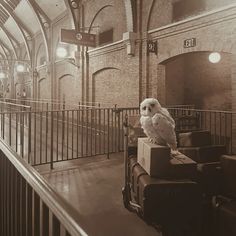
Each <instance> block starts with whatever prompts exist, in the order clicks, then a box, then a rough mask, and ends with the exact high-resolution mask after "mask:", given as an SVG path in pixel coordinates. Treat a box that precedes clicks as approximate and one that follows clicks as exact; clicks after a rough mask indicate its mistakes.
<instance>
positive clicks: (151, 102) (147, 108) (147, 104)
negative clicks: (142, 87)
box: [140, 98, 161, 117]
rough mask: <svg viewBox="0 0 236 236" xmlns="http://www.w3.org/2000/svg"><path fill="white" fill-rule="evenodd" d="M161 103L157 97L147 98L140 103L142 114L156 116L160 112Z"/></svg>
mask: <svg viewBox="0 0 236 236" xmlns="http://www.w3.org/2000/svg"><path fill="white" fill-rule="evenodd" d="M160 110H161V105H160V103H159V102H158V101H157V99H155V98H146V99H145V100H144V101H143V102H142V103H141V104H140V114H141V115H142V116H151V117H152V116H154V114H156V113H158V112H160Z"/></svg>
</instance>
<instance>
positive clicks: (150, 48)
mask: <svg viewBox="0 0 236 236" xmlns="http://www.w3.org/2000/svg"><path fill="white" fill-rule="evenodd" d="M147 52H148V53H149V52H152V53H155V54H156V55H157V41H152V40H148V41H147Z"/></svg>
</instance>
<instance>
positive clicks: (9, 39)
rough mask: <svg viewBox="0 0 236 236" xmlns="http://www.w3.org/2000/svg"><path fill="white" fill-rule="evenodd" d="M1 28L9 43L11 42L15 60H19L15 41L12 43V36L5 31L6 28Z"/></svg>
mask: <svg viewBox="0 0 236 236" xmlns="http://www.w3.org/2000/svg"><path fill="white" fill-rule="evenodd" d="M0 28H1V29H2V31H3V32H4V33H5V35H6V37H7V39H8V41H9V43H10V45H11V47H12V50H13V54H14V56H15V58H16V59H18V56H17V51H16V48H15V45H14V43H13V41H12V38H11V36H10V35H9V32H8V31H7V30H6V29H5V27H2V26H0Z"/></svg>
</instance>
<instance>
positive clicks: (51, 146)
mask: <svg viewBox="0 0 236 236" xmlns="http://www.w3.org/2000/svg"><path fill="white" fill-rule="evenodd" d="M62 145H63V144H62ZM50 148H51V152H50V157H51V159H50V168H51V170H52V169H53V111H51V145H50ZM62 155H63V153H62Z"/></svg>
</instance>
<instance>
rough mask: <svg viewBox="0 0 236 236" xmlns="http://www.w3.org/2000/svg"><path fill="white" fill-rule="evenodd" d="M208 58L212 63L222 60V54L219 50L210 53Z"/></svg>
mask: <svg viewBox="0 0 236 236" xmlns="http://www.w3.org/2000/svg"><path fill="white" fill-rule="evenodd" d="M208 59H209V61H210V62H211V63H218V62H219V61H220V60H221V55H220V53H218V52H212V53H210V54H209V57H208Z"/></svg>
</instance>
